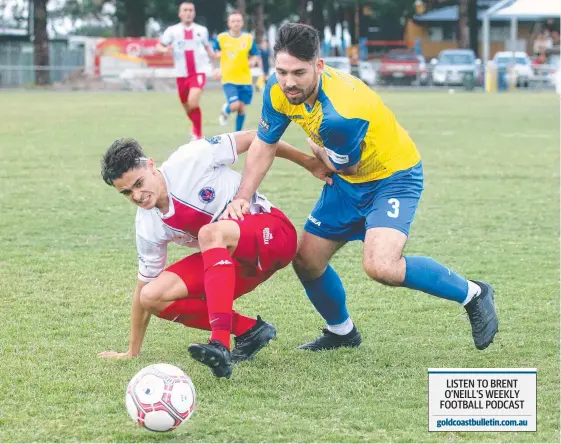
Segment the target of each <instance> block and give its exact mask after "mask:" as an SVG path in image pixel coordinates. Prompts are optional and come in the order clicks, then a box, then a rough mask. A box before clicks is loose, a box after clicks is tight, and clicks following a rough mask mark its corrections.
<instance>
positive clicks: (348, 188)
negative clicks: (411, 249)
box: [304, 162, 423, 241]
mask: <svg viewBox="0 0 561 444" xmlns="http://www.w3.org/2000/svg"><path fill="white" fill-rule="evenodd" d="M422 191H423V164H422V162H419V163H418V164H417V165H415V166H414V167H412V168H409V169H407V170H403V171H398V172H396V173H394V174H392V175H391V176H390V177H387V178H385V179H381V180H374V181H372V182H366V183H350V182H347V181H346V180H343V179H341V178H340V177H339V176H338V175H334V176H333V185H327V184H325V185H324V187H323V191H322V193H321V196H320V198H319V200H318V201H317V203H316V206H315V207H314V209H313V210H312V213H311V214H310V215H309V216H308V220H307V221H306V224H305V226H304V229H305V230H306V231H307V232H308V233H311V234H315V235H316V236H319V237H322V238H324V239H331V240H341V241H352V240H362V241H363V240H364V236H365V234H366V230H368V229H369V228H377V227H387V228H394V229H396V230H399V231H401V232H402V233H405V235H406V236H409V230H410V228H411V223H412V222H413V218H414V217H415V211H416V210H417V206H418V205H419V199H420V198H421V193H422Z"/></svg>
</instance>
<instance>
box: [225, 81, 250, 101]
mask: <svg viewBox="0 0 561 444" xmlns="http://www.w3.org/2000/svg"><path fill="white" fill-rule="evenodd" d="M222 88H224V94H225V95H226V101H227V102H228V103H233V102H237V101H238V100H239V101H241V102H243V103H245V104H246V105H249V104H250V103H251V99H253V85H234V84H233V83H224V85H222Z"/></svg>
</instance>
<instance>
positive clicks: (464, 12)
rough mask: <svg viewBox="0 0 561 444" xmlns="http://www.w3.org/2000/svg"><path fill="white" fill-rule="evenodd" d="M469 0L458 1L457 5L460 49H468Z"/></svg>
mask: <svg viewBox="0 0 561 444" xmlns="http://www.w3.org/2000/svg"><path fill="white" fill-rule="evenodd" d="M469 1H470V0H459V3H458V26H457V35H458V39H457V40H458V46H459V47H460V48H463V49H466V48H469V17H468V4H469Z"/></svg>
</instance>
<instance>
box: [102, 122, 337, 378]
mask: <svg viewBox="0 0 561 444" xmlns="http://www.w3.org/2000/svg"><path fill="white" fill-rule="evenodd" d="M255 136H256V133H255V131H247V132H238V133H234V134H223V135H220V136H216V137H213V138H211V139H202V140H198V141H194V142H191V143H189V144H187V145H184V146H181V147H179V148H178V149H177V151H175V152H174V153H173V154H172V155H171V156H170V157H169V159H168V160H167V161H166V162H164V163H163V165H162V166H161V168H159V169H158V168H156V165H155V164H154V161H153V160H152V159H151V158H147V157H146V156H145V155H144V153H143V151H142V148H141V147H140V145H139V143H138V142H137V141H135V140H133V139H121V140H117V141H115V142H114V143H113V144H112V145H111V146H110V147H109V149H108V150H107V152H106V153H105V155H104V156H103V158H102V166H101V168H102V171H101V173H102V176H103V180H104V181H105V182H106V183H107V184H109V185H112V186H113V187H115V189H116V190H117V191H118V192H119V193H121V194H122V195H123V196H125V197H126V198H127V199H129V200H130V201H131V202H132V203H134V204H135V205H137V206H138V207H139V208H138V210H137V213H136V245H137V249H138V267H139V270H138V283H137V286H136V290H135V292H134V296H133V302H132V311H131V331H130V343H129V349H128V351H127V352H125V353H117V352H103V353H101V354H100V356H101V357H106V358H132V357H135V356H138V355H139V353H140V350H141V346H142V343H143V341H144V336H145V333H146V328H147V326H148V322H149V319H150V315H156V316H158V317H160V318H162V319H167V320H170V321H173V322H179V323H181V324H183V325H185V326H187V327H193V328H198V329H203V330H210V331H211V335H210V341H209V343H208V344H192V345H190V346H189V348H188V351H189V353H190V354H191V356H192V357H193V358H194V359H195V360H197V361H199V362H202V363H203V364H205V365H207V366H209V367H211V369H212V371H213V373H214V375H216V376H217V377H223V376H225V377H229V376H230V375H231V373H232V360H234V362H236V361H244V360H248V359H252V358H253V356H254V355H255V354H256V353H257V352H258V351H259V350H260V349H261V348H262V347H263V346H265V345H266V344H267V343H268V342H269V341H270V340H271V339H273V338H274V337H275V336H276V330H275V328H274V327H273V325H271V324H269V323H268V322H265V321H263V320H261V319H260V318H259V317H257V319H254V318H251V317H247V316H244V315H242V314H240V313H238V312H235V311H233V301H234V299H236V298H238V297H240V296H241V295H243V294H246V293H248V292H250V291H251V290H253V289H254V288H255V287H257V286H258V285H259V284H261V283H262V282H264V281H266V280H267V279H268V278H269V277H271V276H272V275H273V274H274V273H275V272H276V271H278V270H280V269H281V268H284V267H286V266H287V265H288V264H289V263H290V261H291V260H292V258H293V257H294V254H295V252H296V238H297V236H296V230H295V228H294V226H293V225H292V223H291V222H290V221H289V220H288V218H287V217H286V216H285V215H284V213H282V211H280V210H279V209H278V208H275V207H274V206H273V205H272V204H271V203H270V202H269V201H268V200H267V198H266V197H265V196H263V195H261V194H259V193H257V192H255V193H253V195H252V196H251V197H250V204H249V205H250V215H248V216H247V217H246V218H245V219H244V220H243V221H239V220H237V221H234V220H218V221H217V220H216V219H217V217H218V216H219V215H220V214H221V213H222V211H223V210H224V208H225V207H226V205H227V204H228V202H229V201H230V200H231V199H232V198H233V197H234V195H235V193H236V190H237V189H238V186H239V184H240V180H241V176H240V174H239V173H237V172H236V171H234V170H232V169H230V168H229V167H228V166H229V165H231V164H233V163H234V162H236V160H237V159H238V155H239V154H240V153H244V152H246V151H247V149H248V148H249V145H250V144H251V142H252V140H253V139H254V138H255ZM277 156H278V157H283V158H286V159H289V160H291V161H293V162H295V163H297V164H298V165H300V166H302V167H305V168H306V169H308V170H309V171H310V172H312V174H314V175H315V176H316V177H318V178H322V179H323V180H326V181H330V180H331V179H330V178H329V177H328V173H329V171H328V170H327V169H326V168H325V165H323V164H322V163H321V162H319V161H318V160H317V159H316V158H314V157H313V156H308V155H307V154H304V153H302V152H301V151H298V150H297V149H295V148H293V147H292V146H290V145H288V144H286V143H284V142H279V149H278V151H277ZM170 242H174V243H176V244H179V245H183V246H187V247H192V248H197V249H199V250H200V252H198V253H195V254H192V255H190V256H187V257H186V258H184V259H182V260H180V261H179V262H176V263H175V264H173V265H171V266H169V267H168V268H165V267H166V256H167V245H168V243H170ZM232 334H233V335H234V336H235V337H234V343H235V347H234V349H233V350H232V352H231V353H230V335H232Z"/></svg>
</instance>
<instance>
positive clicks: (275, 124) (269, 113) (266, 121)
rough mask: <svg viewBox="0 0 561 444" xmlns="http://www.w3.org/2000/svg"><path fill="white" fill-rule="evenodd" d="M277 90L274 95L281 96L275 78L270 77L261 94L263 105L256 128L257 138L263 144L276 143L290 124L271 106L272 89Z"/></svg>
mask: <svg viewBox="0 0 561 444" xmlns="http://www.w3.org/2000/svg"><path fill="white" fill-rule="evenodd" d="M273 87H274V88H275V89H278V90H279V91H278V92H276V93H275V92H273V93H275V94H283V92H282V91H280V87H279V86H278V84H277V83H276V79H275V76H274V75H273V76H271V78H270V79H269V81H268V82H267V86H266V87H265V91H264V92H263V105H262V108H261V119H260V120H259V126H258V128H257V136H258V137H259V138H260V139H261V140H262V141H263V142H265V143H269V144H273V143H277V142H278V141H279V139H280V138H281V137H282V135H283V134H284V132H285V131H286V128H287V127H288V125H289V124H290V119H289V118H288V116H287V115H286V114H283V113H281V112H279V111H277V110H276V109H275V107H274V105H273V100H272V96H271V93H272V89H273Z"/></svg>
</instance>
